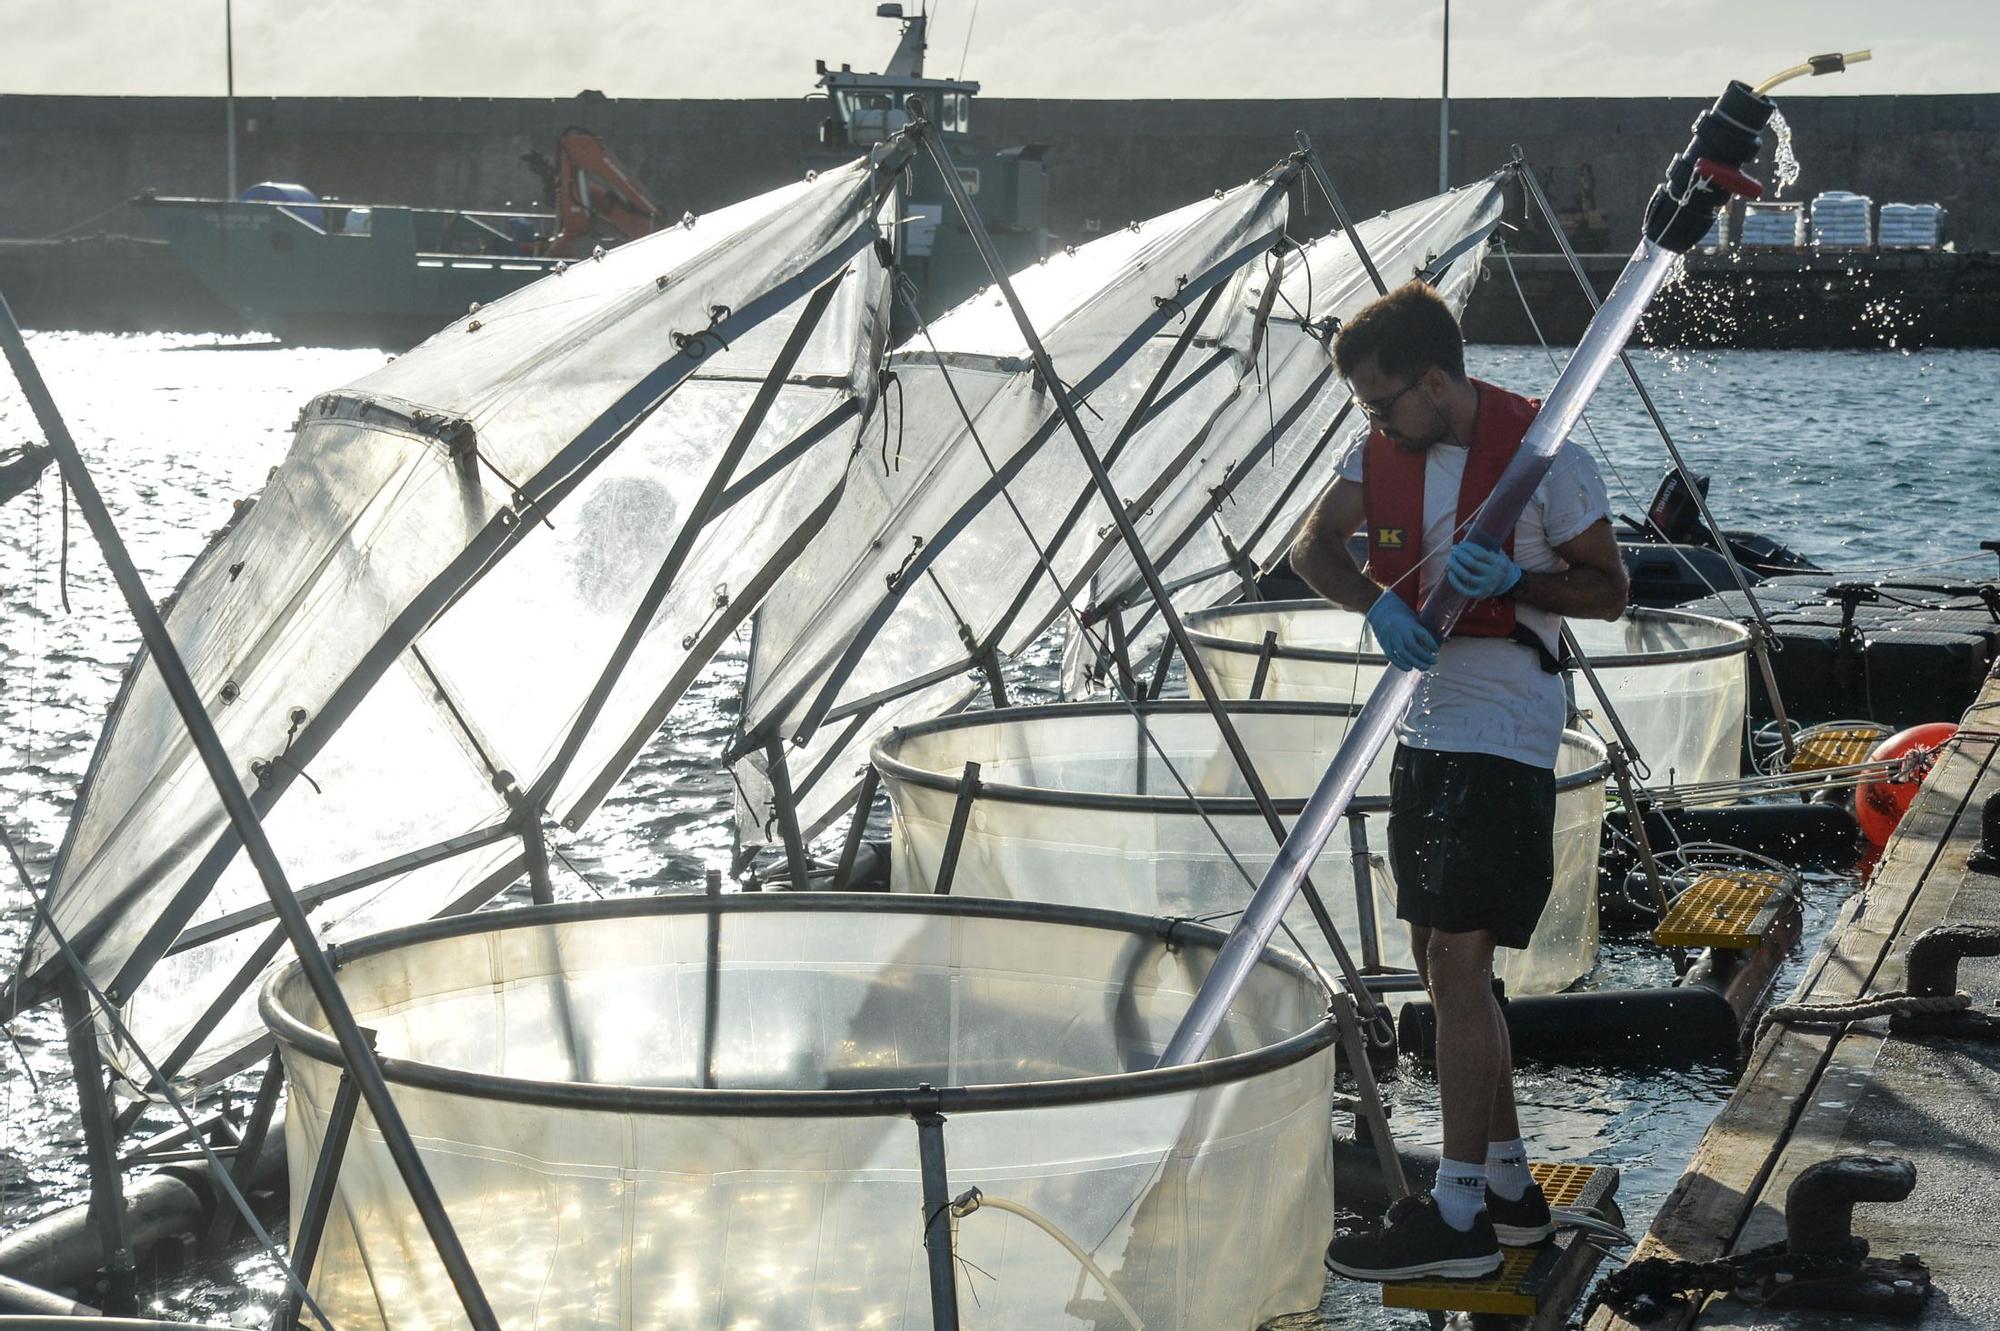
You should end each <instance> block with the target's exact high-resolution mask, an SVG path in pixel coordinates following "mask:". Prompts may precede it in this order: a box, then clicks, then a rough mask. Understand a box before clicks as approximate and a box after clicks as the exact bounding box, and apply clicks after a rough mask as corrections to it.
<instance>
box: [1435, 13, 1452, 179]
mask: <svg viewBox="0 0 2000 1331" xmlns="http://www.w3.org/2000/svg"><path fill="white" fill-rule="evenodd" d="M1441 46H1442V49H1443V53H1444V69H1443V72H1442V74H1441V76H1440V78H1439V81H1438V193H1440V194H1442V193H1444V192H1445V191H1446V190H1448V189H1450V188H1451V0H1444V41H1443V42H1442V43H1441Z"/></svg>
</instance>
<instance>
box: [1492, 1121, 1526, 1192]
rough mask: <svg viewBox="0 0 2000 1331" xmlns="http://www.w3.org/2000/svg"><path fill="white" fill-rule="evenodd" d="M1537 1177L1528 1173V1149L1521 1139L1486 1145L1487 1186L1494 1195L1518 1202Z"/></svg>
mask: <svg viewBox="0 0 2000 1331" xmlns="http://www.w3.org/2000/svg"><path fill="white" fill-rule="evenodd" d="M1534 1181H1535V1176H1534V1175H1533V1174H1530V1173H1529V1172H1528V1147H1527V1145H1526V1143H1524V1142H1523V1141H1522V1140H1521V1139H1520V1138H1519V1137H1516V1138H1514V1140H1512V1141H1508V1142H1488V1143H1487V1145H1486V1186H1487V1187H1489V1188H1491V1189H1493V1195H1494V1196H1496V1197H1501V1198H1504V1199H1505V1200H1507V1201H1510V1202H1518V1201H1520V1200H1521V1195H1522V1194H1523V1193H1525V1192H1526V1191H1527V1190H1528V1185H1529V1184H1530V1183H1533V1182H1534Z"/></svg>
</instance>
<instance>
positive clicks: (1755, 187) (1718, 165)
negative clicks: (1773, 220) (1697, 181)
mask: <svg viewBox="0 0 2000 1331" xmlns="http://www.w3.org/2000/svg"><path fill="white" fill-rule="evenodd" d="M1694 173H1695V174H1696V175H1698V176H1700V177H1701V178H1702V179H1704V180H1706V181H1708V182H1709V183H1710V184H1712V185H1715V186H1716V187H1717V188H1719V189H1725V190H1728V191H1729V192H1730V193H1731V194H1734V195H1736V196H1737V197H1738V198H1742V199H1761V198H1763V197H1764V184H1763V182H1762V181H1760V180H1758V179H1757V178H1756V177H1755V176H1752V175H1747V174H1745V173H1744V172H1742V171H1739V170H1737V169H1736V168H1735V167H1733V166H1728V165H1726V164H1724V163H1722V162H1718V161H1716V160H1715V159H1714V158H1712V157H1703V158H1701V159H1699V160H1698V161H1696V162H1695V164H1694Z"/></svg>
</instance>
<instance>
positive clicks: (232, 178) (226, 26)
mask: <svg viewBox="0 0 2000 1331" xmlns="http://www.w3.org/2000/svg"><path fill="white" fill-rule="evenodd" d="M233 6H234V0H222V69H223V77H224V79H225V80H226V82H225V84H224V90H223V97H222V105H223V113H224V115H226V116H227V117H228V120H229V124H228V128H227V130H226V131H225V134H226V139H227V143H228V153H229V201H230V202H231V203H234V202H235V201H236V17H235V14H234V13H233Z"/></svg>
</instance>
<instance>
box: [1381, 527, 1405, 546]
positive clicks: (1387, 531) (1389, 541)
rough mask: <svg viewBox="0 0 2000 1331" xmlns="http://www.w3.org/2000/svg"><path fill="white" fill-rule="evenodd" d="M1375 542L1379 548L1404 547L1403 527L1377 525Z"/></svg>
mask: <svg viewBox="0 0 2000 1331" xmlns="http://www.w3.org/2000/svg"><path fill="white" fill-rule="evenodd" d="M1375 544H1376V546H1377V548H1379V549H1383V550H1400V549H1402V548H1403V529H1402V528H1401V527H1377V528H1376V529H1375Z"/></svg>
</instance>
